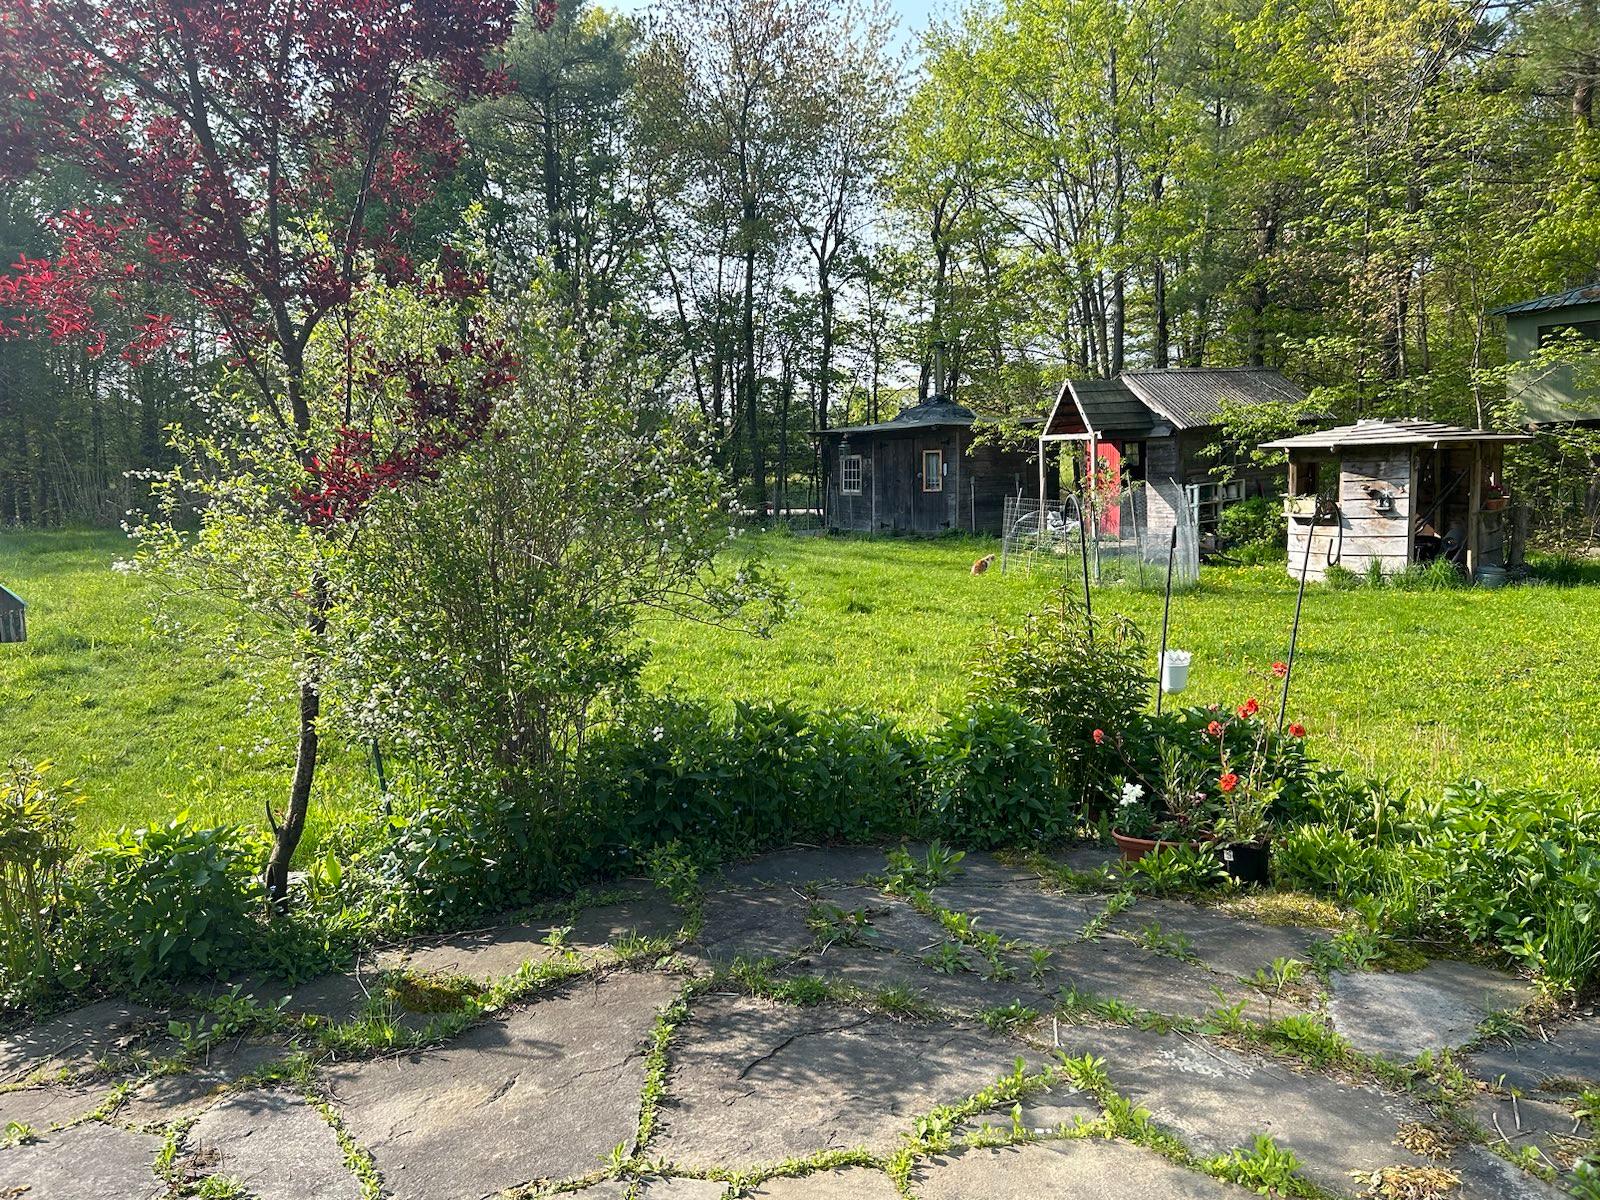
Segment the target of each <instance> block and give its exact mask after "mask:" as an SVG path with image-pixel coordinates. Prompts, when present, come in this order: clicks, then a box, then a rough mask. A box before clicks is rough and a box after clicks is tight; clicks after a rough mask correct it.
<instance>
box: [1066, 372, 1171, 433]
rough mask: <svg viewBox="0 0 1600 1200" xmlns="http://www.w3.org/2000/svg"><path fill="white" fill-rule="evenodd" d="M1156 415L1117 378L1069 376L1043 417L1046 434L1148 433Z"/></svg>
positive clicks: (1153, 425)
mask: <svg viewBox="0 0 1600 1200" xmlns="http://www.w3.org/2000/svg"><path fill="white" fill-rule="evenodd" d="M1155 425H1156V417H1155V414H1154V413H1152V412H1151V411H1150V409H1149V407H1148V406H1147V405H1146V404H1145V403H1144V402H1143V401H1142V400H1140V399H1139V397H1137V396H1135V395H1134V394H1133V393H1132V392H1130V391H1129V390H1128V388H1127V386H1126V385H1125V384H1124V383H1123V382H1122V381H1121V380H1120V379H1069V380H1067V381H1066V382H1065V383H1063V384H1062V385H1061V392H1060V394H1059V395H1057V397H1056V403H1055V407H1053V408H1052V409H1051V410H1050V416H1049V417H1048V418H1047V419H1046V421H1045V428H1044V434H1045V436H1046V437H1067V438H1070V437H1074V436H1077V435H1087V434H1088V433H1089V431H1090V430H1093V431H1094V433H1095V434H1096V435H1110V436H1113V437H1135V438H1143V437H1148V436H1149V435H1150V433H1151V432H1152V431H1153V430H1154V429H1155Z"/></svg>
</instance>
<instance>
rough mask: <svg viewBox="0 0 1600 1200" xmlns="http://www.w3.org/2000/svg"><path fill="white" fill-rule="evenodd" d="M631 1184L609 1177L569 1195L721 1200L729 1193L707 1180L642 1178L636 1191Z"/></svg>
mask: <svg viewBox="0 0 1600 1200" xmlns="http://www.w3.org/2000/svg"><path fill="white" fill-rule="evenodd" d="M632 1187H633V1185H631V1184H628V1183H624V1182H621V1181H618V1180H608V1181H607V1182H605V1183H597V1184H595V1185H594V1186H593V1187H586V1188H584V1189H582V1190H581V1191H578V1192H574V1193H572V1195H575V1196H579V1197H582V1200H632V1197H633V1196H634V1195H638V1196H639V1197H640V1198H641V1200H723V1197H725V1196H726V1195H727V1194H728V1185H727V1184H725V1183H716V1182H713V1181H711V1180H708V1179H641V1180H639V1181H638V1185H637V1187H638V1190H637V1192H635V1191H632V1190H630V1188H632Z"/></svg>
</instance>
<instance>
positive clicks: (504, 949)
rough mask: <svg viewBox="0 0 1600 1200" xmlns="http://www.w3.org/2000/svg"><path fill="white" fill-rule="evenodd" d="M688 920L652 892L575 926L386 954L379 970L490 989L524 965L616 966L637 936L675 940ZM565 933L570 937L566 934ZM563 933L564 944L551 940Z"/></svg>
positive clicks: (502, 930) (538, 924)
mask: <svg viewBox="0 0 1600 1200" xmlns="http://www.w3.org/2000/svg"><path fill="white" fill-rule="evenodd" d="M682 928H683V914H682V912H681V911H680V910H679V909H678V908H677V906H676V905H674V904H673V903H672V901H671V900H670V899H669V898H668V897H667V896H666V895H665V894H663V893H659V892H650V893H645V894H641V895H638V896H634V897H630V898H629V899H627V900H623V901H620V902H618V903H615V904H605V905H600V906H597V907H595V908H590V909H586V910H584V911H583V912H582V913H580V914H579V915H578V916H577V917H575V918H573V919H572V920H571V921H570V922H569V921H533V922H524V923H520V924H515V925H501V926H498V927H496V928H493V929H482V930H476V931H474V932H472V933H464V934H458V935H457V936H455V937H451V938H445V939H443V940H441V941H436V942H426V943H418V944H415V945H411V946H405V947H399V948H396V949H393V950H389V951H386V952H385V953H384V954H382V955H380V956H379V959H378V962H379V965H380V966H382V967H385V968H388V969H397V968H400V967H404V968H405V969H406V970H409V971H417V972H421V973H423V974H435V975H459V976H463V977H465V978H468V979H474V980H477V981H478V982H480V983H485V984H487V983H490V982H493V981H494V980H497V979H504V978H506V977H507V976H509V975H514V974H516V972H517V971H518V969H520V968H521V967H522V965H523V964H524V963H534V964H539V963H544V962H550V961H552V960H562V959H566V958H567V957H568V956H569V955H573V954H576V955H577V957H578V961H580V962H581V963H583V964H584V965H585V966H595V965H598V964H601V963H605V962H610V961H615V959H616V958H617V954H616V951H615V950H614V949H613V947H614V946H615V945H616V944H617V943H618V942H619V941H621V940H623V939H625V938H627V937H629V936H633V935H637V936H639V937H647V938H675V937H676V936H677V935H678V933H679V931H680V930H681V929H682ZM562 931H564V932H562ZM554 933H559V935H560V940H559V944H552V942H551V936H552V934H554Z"/></svg>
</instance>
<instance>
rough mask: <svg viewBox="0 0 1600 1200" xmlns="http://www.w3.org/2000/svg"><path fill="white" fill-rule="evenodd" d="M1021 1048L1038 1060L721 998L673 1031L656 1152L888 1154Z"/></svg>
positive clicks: (863, 1016)
mask: <svg viewBox="0 0 1600 1200" xmlns="http://www.w3.org/2000/svg"><path fill="white" fill-rule="evenodd" d="M1019 1053H1020V1054H1022V1056H1023V1057H1025V1058H1028V1059H1035V1058H1036V1057H1037V1056H1036V1055H1034V1054H1033V1053H1032V1052H1030V1051H1027V1050H1026V1049H1025V1048H1021V1047H1019V1046H1018V1045H1017V1044H1016V1043H1011V1042H1007V1041H1005V1040H1003V1039H1000V1038H997V1037H993V1036H990V1035H988V1034H986V1033H983V1032H980V1031H978V1030H973V1029H968V1028H964V1027H960V1026H954V1025H946V1024H910V1023H901V1022H896V1021H893V1020H890V1019H888V1018H887V1017H882V1016H875V1015H873V1014H870V1013H865V1012H861V1011H858V1010H856V1009H851V1008H844V1007H836V1006H833V1005H818V1006H815V1007H809V1008H795V1007H787V1006H781V1005H775V1004H769V1003H765V1002H762V1001H757V1000H752V999H748V998H745V997H740V996H713V997H710V998H708V999H706V1000H704V1001H701V1002H700V1003H698V1004H696V1005H695V1008H694V1012H693V1014H692V1015H691V1017H690V1019H689V1020H688V1021H687V1022H686V1023H685V1024H684V1025H683V1026H681V1027H680V1028H679V1030H678V1033H677V1034H676V1036H675V1037H674V1039H673V1046H672V1059H673V1069H672V1076H671V1080H670V1082H669V1085H668V1094H669V1097H670V1099H669V1101H668V1103H667V1104H666V1105H665V1106H664V1107H663V1109H662V1112H661V1121H662V1136H661V1138H660V1139H659V1140H657V1141H656V1142H654V1143H652V1145H651V1150H652V1152H653V1153H657V1154H660V1155H661V1156H663V1157H664V1158H666V1159H667V1160H669V1161H671V1162H676V1163H680V1164H682V1165H684V1166H687V1167H695V1168H709V1167H717V1166H724V1167H730V1168H731V1167H748V1166H753V1165H756V1164H760V1163H773V1162H779V1161H782V1160H784V1159H786V1158H790V1157H797V1156H804V1155H808V1154H812V1153H815V1152H816V1151H819V1150H835V1149H844V1148H851V1147H867V1148H869V1149H873V1150H878V1151H885V1150H888V1149H891V1148H893V1146H894V1145H895V1144H896V1143H897V1140H898V1134H899V1131H900V1130H902V1129H905V1128H907V1127H909V1125H910V1123H911V1121H912V1119H913V1118H914V1117H916V1116H918V1115H919V1114H921V1113H924V1112H926V1111H927V1110H928V1109H930V1108H933V1107H934V1106H935V1105H938V1104H945V1103H950V1102H953V1101H956V1100H960V1099H963V1098H965V1097H966V1096H969V1095H971V1094H972V1093H973V1092H975V1091H978V1090H979V1089H981V1088H983V1087H986V1086H988V1085H989V1084H991V1083H993V1082H994V1081H995V1080H996V1079H998V1078H1000V1077H1001V1076H1002V1075H1005V1074H1007V1073H1009V1072H1010V1071H1011V1070H1012V1069H1013V1065H1014V1063H1015V1060H1016V1059H1017V1057H1018V1055H1019Z"/></svg>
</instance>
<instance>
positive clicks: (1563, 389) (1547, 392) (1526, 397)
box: [1493, 283, 1600, 425]
mask: <svg viewBox="0 0 1600 1200" xmlns="http://www.w3.org/2000/svg"><path fill="white" fill-rule="evenodd" d="M1493 313H1494V315H1495V316H1501V317H1504V318H1505V319H1506V358H1507V359H1508V360H1509V361H1510V362H1511V363H1512V364H1517V363H1525V364H1527V365H1526V366H1521V367H1517V366H1515V365H1514V366H1513V369H1512V371H1511V373H1510V375H1509V376H1508V377H1507V382H1506V391H1507V394H1508V396H1509V397H1510V399H1512V400H1515V401H1518V402H1520V403H1521V405H1522V407H1523V410H1524V412H1525V413H1526V414H1527V420H1528V424H1530V425H1557V424H1565V423H1567V422H1577V423H1579V424H1583V425H1600V362H1597V363H1596V364H1595V365H1594V366H1590V365H1588V364H1579V363H1576V362H1573V361H1564V362H1548V363H1543V364H1540V363H1538V362H1537V361H1536V360H1537V358H1538V356H1539V351H1540V350H1541V349H1543V348H1546V347H1549V346H1550V345H1551V344H1552V343H1553V342H1554V341H1556V340H1557V339H1559V338H1561V337H1562V336H1563V335H1565V336H1568V337H1576V338H1579V339H1581V340H1582V341H1584V342H1593V343H1595V346H1594V349H1595V351H1596V354H1597V357H1600V283H1591V284H1588V285H1587V286H1585V287H1579V288H1573V289H1572V290H1571V291H1569V292H1557V293H1555V294H1553V295H1549V296H1536V297H1534V298H1533V299H1532V300H1519V301H1518V302H1517V303H1515V304H1507V305H1505V306H1504V307H1503V308H1497V309H1494V310H1493ZM1569 359H1570V356H1569Z"/></svg>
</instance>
